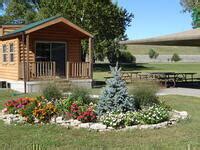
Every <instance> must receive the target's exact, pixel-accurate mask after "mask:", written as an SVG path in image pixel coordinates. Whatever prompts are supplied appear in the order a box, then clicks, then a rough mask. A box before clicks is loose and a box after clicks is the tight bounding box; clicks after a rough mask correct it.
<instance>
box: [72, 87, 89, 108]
mask: <svg viewBox="0 0 200 150" xmlns="http://www.w3.org/2000/svg"><path fill="white" fill-rule="evenodd" d="M69 98H70V99H73V100H75V101H78V102H79V103H81V104H82V105H83V104H90V103H91V102H92V99H91V97H90V93H89V91H88V89H84V88H77V87H76V88H73V89H72V94H71V95H70V96H69Z"/></svg>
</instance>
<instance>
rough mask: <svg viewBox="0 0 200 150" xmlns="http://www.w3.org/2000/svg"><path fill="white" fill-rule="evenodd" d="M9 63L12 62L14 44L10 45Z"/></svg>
mask: <svg viewBox="0 0 200 150" xmlns="http://www.w3.org/2000/svg"><path fill="white" fill-rule="evenodd" d="M10 62H14V44H13V43H11V44H10Z"/></svg>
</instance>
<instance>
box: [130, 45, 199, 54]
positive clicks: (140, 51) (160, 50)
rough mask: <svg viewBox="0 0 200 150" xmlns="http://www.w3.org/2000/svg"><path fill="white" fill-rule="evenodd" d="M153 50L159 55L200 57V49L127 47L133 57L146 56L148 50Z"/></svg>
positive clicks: (146, 46) (147, 46)
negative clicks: (175, 54)
mask: <svg viewBox="0 0 200 150" xmlns="http://www.w3.org/2000/svg"><path fill="white" fill-rule="evenodd" d="M151 48H153V49H154V50H156V51H157V52H158V53H159V54H160V55H171V54H173V53H177V54H179V55H200V47H185V46H184V47H183V46H151V45H127V49H128V51H130V52H131V53H132V54H133V55H148V52H149V49H151Z"/></svg>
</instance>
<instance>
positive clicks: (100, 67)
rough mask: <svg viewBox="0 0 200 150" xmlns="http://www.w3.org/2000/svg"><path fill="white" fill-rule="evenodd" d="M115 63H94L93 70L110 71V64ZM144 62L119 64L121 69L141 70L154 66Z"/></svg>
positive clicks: (152, 68)
mask: <svg viewBox="0 0 200 150" xmlns="http://www.w3.org/2000/svg"><path fill="white" fill-rule="evenodd" d="M115 65H116V64H110V63H96V64H94V66H93V67H94V71H95V72H106V71H110V66H115ZM145 65H147V64H145V63H138V64H134V63H121V64H119V66H120V67H121V68H122V71H141V70H154V69H155V68H154V67H147V66H145Z"/></svg>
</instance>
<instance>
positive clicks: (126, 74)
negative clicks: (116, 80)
mask: <svg viewBox="0 0 200 150" xmlns="http://www.w3.org/2000/svg"><path fill="white" fill-rule="evenodd" d="M109 73H111V72H109ZM140 73H141V72H139V71H122V72H121V75H122V79H123V80H125V81H126V82H128V81H131V82H133V79H134V75H135V78H138V74H140ZM104 78H105V79H106V80H107V79H110V78H112V77H111V76H106V77H104Z"/></svg>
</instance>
